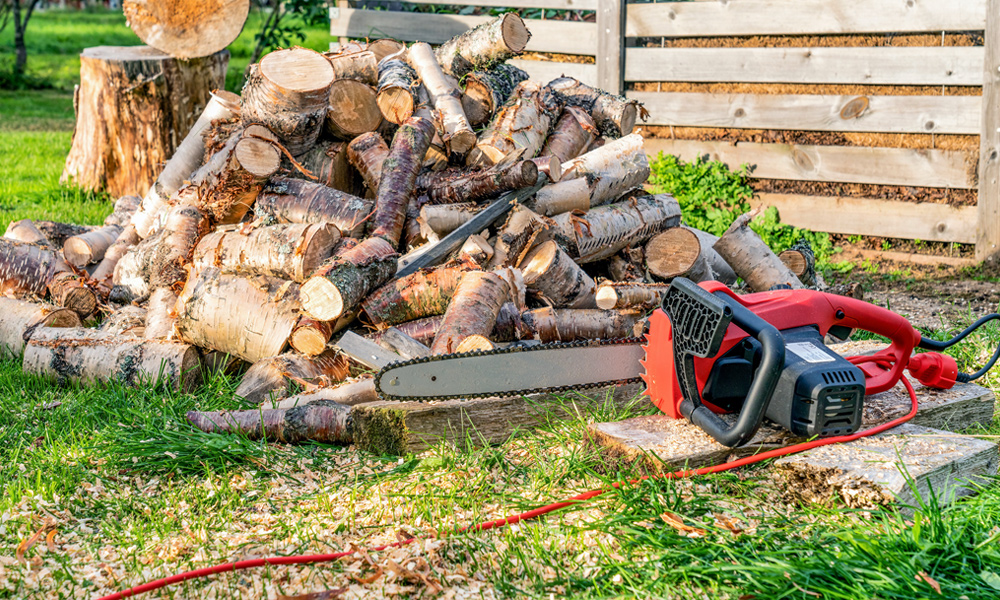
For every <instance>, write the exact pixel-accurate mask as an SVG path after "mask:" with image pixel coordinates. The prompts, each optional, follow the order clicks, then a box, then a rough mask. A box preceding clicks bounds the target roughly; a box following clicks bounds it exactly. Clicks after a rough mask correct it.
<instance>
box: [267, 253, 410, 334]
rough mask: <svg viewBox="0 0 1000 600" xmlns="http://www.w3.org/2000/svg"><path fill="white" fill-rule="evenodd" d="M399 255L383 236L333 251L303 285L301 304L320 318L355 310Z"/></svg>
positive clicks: (389, 271) (393, 266) (392, 271)
mask: <svg viewBox="0 0 1000 600" xmlns="http://www.w3.org/2000/svg"><path fill="white" fill-rule="evenodd" d="M398 258H399V255H398V254H397V253H396V250H395V248H394V247H393V246H392V245H390V244H389V242H387V241H385V240H384V239H382V238H380V237H370V238H368V239H366V240H364V241H363V242H361V243H360V244H358V245H357V246H355V247H354V248H351V249H350V250H347V251H346V252H343V253H339V254H337V255H334V257H333V258H331V259H330V260H328V261H326V262H325V263H323V265H322V266H321V267H320V268H319V269H318V270H317V271H316V273H315V274H314V275H313V276H312V277H310V278H309V280H308V281H306V282H305V283H304V284H303V285H302V308H303V309H305V311H306V312H307V313H308V314H309V316H311V317H312V318H314V319H317V320H320V321H333V320H335V319H337V318H339V317H340V316H341V315H342V314H344V313H347V312H351V311H353V310H354V309H355V308H357V307H358V305H359V304H361V301H362V300H364V299H365V297H366V296H368V294H369V293H370V292H371V291H372V290H374V289H375V288H377V287H379V286H380V285H382V284H384V283H385V282H387V281H389V279H391V278H392V276H393V275H394V274H395V273H396V263H397V260H398ZM289 332H290V331H289ZM275 354H276V353H275Z"/></svg>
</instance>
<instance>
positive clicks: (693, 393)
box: [680, 294, 785, 448]
mask: <svg viewBox="0 0 1000 600" xmlns="http://www.w3.org/2000/svg"><path fill="white" fill-rule="evenodd" d="M715 296H716V297H717V298H719V299H720V300H722V301H723V302H724V303H725V304H726V306H727V307H728V308H729V309H730V310H731V311H732V312H731V314H732V322H733V323H735V324H736V325H737V326H738V327H739V328H740V329H742V330H743V331H745V332H746V333H748V334H750V335H751V336H752V337H754V338H755V339H756V340H757V341H759V342H760V345H761V361H760V366H758V367H757V370H756V372H755V373H754V378H753V382H752V383H751V384H750V390H749V391H748V392H747V397H746V400H745V401H744V403H743V408H742V409H741V410H740V413H739V416H738V417H737V419H736V422H735V423H733V425H732V426H729V425H727V424H726V422H725V421H723V420H722V419H721V418H719V416H718V415H717V414H715V413H714V412H712V411H711V410H710V409H709V408H708V407H707V406H705V405H704V404H702V403H701V395H700V393H699V392H698V389H697V386H695V387H694V389H693V390H690V389H689V390H688V392H689V393H685V394H684V400H683V401H681V404H680V413H681V414H682V415H683V416H684V417H686V418H687V419H689V420H690V421H691V422H692V423H694V424H695V425H697V426H698V427H700V428H701V429H702V430H703V431H705V433H707V434H708V435H710V436H712V438H713V439H714V440H715V441H717V442H719V443H720V444H722V445H723V446H727V447H729V448H735V447H737V446H742V445H743V444H745V443H747V442H749V441H750V439H751V438H752V437H753V436H754V434H755V433H757V429H758V428H759V427H760V423H761V420H762V419H763V417H764V412H765V410H766V409H767V405H768V404H769V403H770V402H771V396H772V395H774V388H775V387H776V386H777V385H778V379H779V378H780V377H781V369H782V368H783V366H784V364H785V342H784V339H782V337H781V334H780V333H779V332H778V329H777V328H776V327H775V326H774V325H771V324H770V323H768V322H767V321H765V320H764V319H762V318H760V317H758V316H757V315H755V314H754V313H753V312H751V311H750V310H749V309H748V308H746V307H745V306H743V305H742V304H740V303H739V302H738V301H736V300H734V299H732V298H730V297H729V296H727V295H725V294H715ZM682 360H683V361H684V363H685V364H684V367H683V368H684V369H688V368H690V370H689V371H688V372H689V373H690V374H691V376H692V377H693V375H694V356H692V355H690V354H686V355H684V356H683V357H682Z"/></svg>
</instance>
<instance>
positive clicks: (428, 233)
mask: <svg viewBox="0 0 1000 600" xmlns="http://www.w3.org/2000/svg"><path fill="white" fill-rule="evenodd" d="M483 208H484V207H482V206H479V205H477V204H475V203H473V202H463V203H460V204H427V205H425V206H424V207H423V208H421V209H420V217H419V218H418V223H419V224H420V233H421V235H422V236H423V237H424V238H425V239H428V240H434V239H441V238H443V237H444V236H446V235H448V234H449V233H451V232H452V231H455V230H456V229H458V228H459V227H460V226H462V224H463V223H467V222H468V221H469V219H471V218H472V217H474V216H475V215H476V214H477V213H479V212H480V211H482V210H483Z"/></svg>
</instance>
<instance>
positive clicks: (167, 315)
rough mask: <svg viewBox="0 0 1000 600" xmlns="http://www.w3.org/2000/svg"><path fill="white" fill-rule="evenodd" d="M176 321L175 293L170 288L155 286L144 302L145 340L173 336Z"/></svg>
mask: <svg viewBox="0 0 1000 600" xmlns="http://www.w3.org/2000/svg"><path fill="white" fill-rule="evenodd" d="M176 323H177V294H175V293H174V291H173V290H171V289H170V288H165V287H164V288H157V289H155V290H153V292H152V293H151V294H150V295H149V302H148V303H147V304H146V322H145V326H146V328H145V330H144V331H143V337H144V338H146V339H147V340H167V339H171V338H174V337H175V335H174V325H175V324H176Z"/></svg>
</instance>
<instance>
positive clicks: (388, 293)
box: [361, 263, 472, 326]
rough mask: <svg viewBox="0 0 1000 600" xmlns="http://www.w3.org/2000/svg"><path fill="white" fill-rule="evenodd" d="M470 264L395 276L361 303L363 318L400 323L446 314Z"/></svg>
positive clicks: (452, 265)
mask: <svg viewBox="0 0 1000 600" xmlns="http://www.w3.org/2000/svg"><path fill="white" fill-rule="evenodd" d="M471 269H472V265H469V264H468V263H448V264H445V265H442V266H440V267H437V268H434V269H428V270H421V271H417V272H416V273H412V274H410V275H407V276H405V277H400V278H399V279H395V280H393V281H391V282H389V283H387V284H385V285H384V286H382V287H380V288H378V289H376V290H374V291H372V293H371V294H369V295H368V297H366V298H365V299H364V301H363V302H362V303H361V308H362V310H364V317H363V318H364V319H366V320H367V321H368V322H369V323H371V324H373V325H377V326H387V325H397V324H399V323H405V322H408V321H414V320H416V319H421V318H424V317H430V316H433V315H443V314H444V312H445V311H446V310H447V309H448V304H449V302H451V299H452V297H453V296H454V295H455V290H457V289H458V285H459V283H460V282H461V281H462V277H463V276H464V275H465V273H467V272H469V271H470V270H471Z"/></svg>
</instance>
